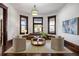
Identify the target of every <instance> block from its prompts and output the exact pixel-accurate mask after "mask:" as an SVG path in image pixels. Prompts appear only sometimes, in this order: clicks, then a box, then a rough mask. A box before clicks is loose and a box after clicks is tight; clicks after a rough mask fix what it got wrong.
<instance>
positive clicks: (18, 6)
mask: <svg viewBox="0 0 79 59" xmlns="http://www.w3.org/2000/svg"><path fill="white" fill-rule="evenodd" d="M1 5H5V6H6V7H7V21H6V22H7V24H6V27H7V28H6V29H5V31H6V30H7V38H6V39H4V38H3V40H2V41H3V45H2V48H3V52H2V54H3V55H7V56H9V55H25V56H26V55H27V56H28V55H47V56H52V55H63V56H65V55H79V54H78V52H79V35H78V34H79V31H78V28H79V26H78V23H77V24H76V25H73V26H72V27H73V31H68V30H69V29H67V28H66V29H63V28H65V27H66V26H65V25H66V24H65V25H64V23H65V22H67V21H66V20H73V19H79V18H78V17H79V13H78V10H79V4H78V3H74V4H73V3H1ZM1 5H0V6H1ZM3 11H4V10H3ZM33 11H36V12H33ZM32 12H33V13H32ZM34 13H36V14H37V15H33V14H34ZM2 14H3V13H2ZM0 15H1V14H0ZM3 16H4V15H3ZM1 17H2V16H1ZM4 23H5V22H4ZM68 28H69V27H68ZM3 36H5V35H3ZM14 48H15V49H14ZM63 49H64V50H63ZM14 50H16V51H14ZM17 50H18V51H17ZM19 50H23V51H19Z"/></svg>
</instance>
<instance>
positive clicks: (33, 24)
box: [33, 17, 43, 33]
mask: <svg viewBox="0 0 79 59" xmlns="http://www.w3.org/2000/svg"><path fill="white" fill-rule="evenodd" d="M34 19H42V23H34ZM34 24H41V25H42V32H43V17H33V33H34Z"/></svg>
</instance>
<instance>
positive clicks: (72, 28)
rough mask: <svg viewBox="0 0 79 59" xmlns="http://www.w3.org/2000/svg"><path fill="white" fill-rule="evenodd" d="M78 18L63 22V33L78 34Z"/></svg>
mask: <svg viewBox="0 0 79 59" xmlns="http://www.w3.org/2000/svg"><path fill="white" fill-rule="evenodd" d="M78 23H79V18H78V17H76V18H72V19H70V20H66V21H63V32H64V33H70V34H75V35H78V34H79V28H78V27H79V24H78Z"/></svg>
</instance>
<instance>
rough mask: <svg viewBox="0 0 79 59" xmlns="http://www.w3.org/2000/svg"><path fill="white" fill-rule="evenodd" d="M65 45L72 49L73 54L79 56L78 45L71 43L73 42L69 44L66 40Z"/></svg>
mask: <svg viewBox="0 0 79 59" xmlns="http://www.w3.org/2000/svg"><path fill="white" fill-rule="evenodd" d="M64 45H65V46H66V47H67V48H68V49H70V50H72V51H73V52H75V53H78V54H79V46H78V45H76V44H74V43H71V42H69V41H66V40H64Z"/></svg>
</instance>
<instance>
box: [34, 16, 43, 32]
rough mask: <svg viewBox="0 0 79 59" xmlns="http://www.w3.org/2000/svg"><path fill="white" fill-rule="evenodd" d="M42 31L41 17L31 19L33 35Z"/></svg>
mask: <svg viewBox="0 0 79 59" xmlns="http://www.w3.org/2000/svg"><path fill="white" fill-rule="evenodd" d="M42 31H43V17H33V33H39V32H42Z"/></svg>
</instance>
